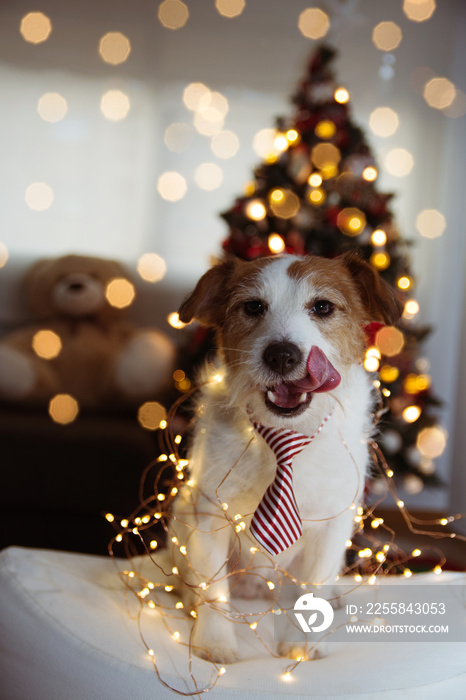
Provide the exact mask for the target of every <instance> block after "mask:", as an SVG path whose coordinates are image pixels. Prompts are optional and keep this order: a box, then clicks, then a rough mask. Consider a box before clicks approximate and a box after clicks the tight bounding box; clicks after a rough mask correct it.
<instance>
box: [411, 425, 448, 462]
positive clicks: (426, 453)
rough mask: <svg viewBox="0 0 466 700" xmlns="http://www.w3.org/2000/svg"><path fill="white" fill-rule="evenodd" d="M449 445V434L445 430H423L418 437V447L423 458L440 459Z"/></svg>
mask: <svg viewBox="0 0 466 700" xmlns="http://www.w3.org/2000/svg"><path fill="white" fill-rule="evenodd" d="M446 444H447V433H446V431H445V430H444V429H443V428H440V427H438V426H432V427H431V428H423V429H422V430H421V431H420V432H419V435H418V436H417V441H416V445H417V448H418V450H419V452H420V453H421V454H422V456H423V457H430V458H431V459H435V457H440V455H441V454H442V452H443V451H444V449H445V447H446Z"/></svg>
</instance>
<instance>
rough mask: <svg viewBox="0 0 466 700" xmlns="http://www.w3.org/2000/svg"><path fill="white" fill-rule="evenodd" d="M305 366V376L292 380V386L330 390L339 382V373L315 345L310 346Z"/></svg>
mask: <svg viewBox="0 0 466 700" xmlns="http://www.w3.org/2000/svg"><path fill="white" fill-rule="evenodd" d="M306 366H307V372H308V374H307V377H304V379H300V380H298V381H297V382H293V386H295V387H296V388H299V389H301V390H302V391H313V392H324V391H331V390H332V389H335V388H336V387H337V386H338V385H339V383H340V382H341V377H340V374H339V373H338V372H337V370H336V369H335V367H334V366H333V365H332V363H331V362H330V360H329V359H328V358H327V356H326V355H325V353H324V352H322V350H321V349H320V348H318V347H317V345H313V346H312V348H311V352H310V353H309V357H308V358H307V365H306Z"/></svg>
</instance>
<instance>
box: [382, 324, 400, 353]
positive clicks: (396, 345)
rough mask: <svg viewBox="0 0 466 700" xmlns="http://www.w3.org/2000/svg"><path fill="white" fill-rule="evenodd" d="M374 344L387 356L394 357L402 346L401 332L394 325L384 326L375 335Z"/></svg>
mask: <svg viewBox="0 0 466 700" xmlns="http://www.w3.org/2000/svg"><path fill="white" fill-rule="evenodd" d="M375 344H376V346H377V347H378V348H379V350H380V352H381V353H383V354H384V355H386V356H387V357H394V356H395V355H398V353H400V352H401V350H402V349H403V346H404V336H403V333H402V332H401V331H400V330H398V328H395V327H394V326H384V327H383V328H381V329H380V330H379V331H378V332H377V335H376V336H375Z"/></svg>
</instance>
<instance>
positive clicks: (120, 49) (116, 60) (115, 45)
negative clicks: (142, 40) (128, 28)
mask: <svg viewBox="0 0 466 700" xmlns="http://www.w3.org/2000/svg"><path fill="white" fill-rule="evenodd" d="M99 53H100V56H101V58H102V60H103V61H105V63H110V64H112V65H113V66H117V65H119V64H120V63H124V62H125V61H126V59H127V58H128V56H129V54H130V53H131V42H130V40H129V39H128V37H127V36H125V35H124V34H122V33H121V32H108V33H107V34H105V35H104V36H103V37H102V38H101V40H100V43H99Z"/></svg>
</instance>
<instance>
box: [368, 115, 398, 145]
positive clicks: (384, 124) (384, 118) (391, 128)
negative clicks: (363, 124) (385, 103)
mask: <svg viewBox="0 0 466 700" xmlns="http://www.w3.org/2000/svg"><path fill="white" fill-rule="evenodd" d="M399 123H400V121H399V119H398V115H397V113H396V112H395V111H394V110H393V109H391V108H390V107H377V109H374V111H373V112H371V115H370V117H369V126H370V128H371V130H372V131H373V132H374V134H376V136H381V137H382V138H388V137H389V136H392V135H393V134H394V133H395V131H396V130H397V129H398V126H399Z"/></svg>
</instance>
